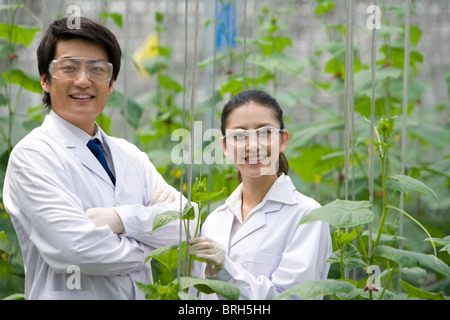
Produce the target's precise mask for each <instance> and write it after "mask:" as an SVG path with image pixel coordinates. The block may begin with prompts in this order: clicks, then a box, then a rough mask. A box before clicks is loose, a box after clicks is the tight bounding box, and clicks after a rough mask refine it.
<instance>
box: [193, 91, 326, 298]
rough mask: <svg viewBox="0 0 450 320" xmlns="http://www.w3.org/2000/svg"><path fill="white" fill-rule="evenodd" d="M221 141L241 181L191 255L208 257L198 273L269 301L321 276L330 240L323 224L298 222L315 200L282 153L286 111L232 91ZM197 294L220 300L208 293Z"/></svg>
mask: <svg viewBox="0 0 450 320" xmlns="http://www.w3.org/2000/svg"><path fill="white" fill-rule="evenodd" d="M221 130H222V133H223V135H224V136H223V137H222V138H221V145H222V149H223V152H224V154H225V155H226V156H227V157H230V158H231V159H232V160H233V163H234V164H235V165H236V167H237V169H238V170H239V173H238V178H239V180H240V182H241V184H240V185H239V186H238V187H237V188H236V190H235V191H234V192H233V193H232V194H231V195H230V197H229V198H228V199H227V200H226V202H225V204H224V205H222V206H220V207H219V208H217V209H216V210H214V211H213V212H212V213H211V214H210V215H209V216H208V217H207V219H206V221H205V223H204V225H203V227H202V236H201V237H199V238H195V239H192V240H191V241H190V243H191V245H192V246H191V248H190V253H191V254H192V255H195V256H196V257H197V258H201V259H204V260H206V262H207V263H206V265H205V264H204V263H202V264H201V265H199V264H197V265H196V270H199V269H200V270H201V271H199V272H201V276H206V277H212V278H215V279H218V280H224V281H227V282H230V283H232V284H235V285H237V286H238V287H239V288H240V290H241V297H240V299H251V300H255V299H273V298H275V297H276V296H277V295H278V294H279V293H281V292H282V291H284V290H286V289H288V288H289V287H292V286H293V285H296V284H298V283H301V282H306V281H309V280H313V279H326V278H327V274H328V270H329V264H327V263H326V260H327V259H328V257H329V256H330V254H331V237H330V230H329V226H328V225H327V224H326V223H322V222H316V223H312V224H306V225H301V226H299V222H300V220H301V218H302V217H303V216H305V215H306V214H307V213H308V212H310V211H311V210H313V209H315V208H318V207H319V206H320V205H319V204H318V203H317V202H316V201H315V200H313V199H311V198H308V197H306V196H305V195H303V194H301V193H300V192H298V191H297V190H296V189H295V186H294V185H293V184H292V182H291V179H290V178H289V177H288V176H287V174H288V162H287V159H286V158H285V156H284V155H283V151H284V150H285V149H286V146H287V143H288V140H289V133H288V131H286V130H284V123H283V111H282V110H281V108H280V106H279V104H278V102H277V101H276V100H275V99H274V98H272V97H271V96H270V95H268V94H266V93H264V92H261V91H256V90H248V91H243V92H241V93H239V94H237V95H236V96H234V97H233V98H232V99H231V100H230V101H229V102H228V103H227V104H226V105H225V108H224V110H223V113H222V119H221ZM202 298H205V299H210V298H217V297H216V296H215V295H214V296H205V295H203V296H202Z"/></svg>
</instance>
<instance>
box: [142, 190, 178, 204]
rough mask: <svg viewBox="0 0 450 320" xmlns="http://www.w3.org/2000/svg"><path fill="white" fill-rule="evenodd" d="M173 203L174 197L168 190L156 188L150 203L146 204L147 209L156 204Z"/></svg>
mask: <svg viewBox="0 0 450 320" xmlns="http://www.w3.org/2000/svg"><path fill="white" fill-rule="evenodd" d="M174 201H175V196H174V195H173V194H171V192H170V189H166V190H164V189H162V188H158V189H156V191H155V193H154V194H153V196H152V198H151V199H150V202H149V203H148V204H147V207H149V206H152V205H154V204H156V203H158V202H174Z"/></svg>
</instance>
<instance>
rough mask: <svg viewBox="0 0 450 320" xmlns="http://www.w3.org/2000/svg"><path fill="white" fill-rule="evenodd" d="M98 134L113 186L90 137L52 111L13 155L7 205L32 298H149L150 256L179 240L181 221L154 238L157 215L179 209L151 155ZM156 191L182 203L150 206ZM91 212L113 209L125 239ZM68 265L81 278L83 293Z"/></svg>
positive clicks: (150, 278) (8, 170) (5, 202)
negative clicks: (92, 217)
mask: <svg viewBox="0 0 450 320" xmlns="http://www.w3.org/2000/svg"><path fill="white" fill-rule="evenodd" d="M98 130H99V131H98V132H97V134H96V136H98V137H99V138H100V140H101V141H102V142H103V144H104V146H105V148H108V150H109V154H110V161H112V163H110V165H113V171H114V172H115V177H116V185H115V186H114V185H113V184H112V182H111V180H110V178H109V177H108V175H107V173H106V171H105V170H104V169H103V167H102V166H101V164H100V163H99V161H98V160H97V159H96V158H95V157H94V155H93V154H92V153H91V151H90V150H89V149H88V148H87V146H86V144H87V142H88V141H89V138H90V136H89V135H88V134H86V133H85V132H84V131H82V130H81V129H79V128H77V127H75V126H73V125H71V124H70V123H68V122H67V121H65V120H64V119H62V118H60V117H59V116H58V115H56V114H55V113H54V112H53V111H52V112H51V113H50V114H49V115H47V117H46V118H45V121H44V122H43V124H42V126H40V127H38V128H36V129H35V130H33V131H32V132H31V133H30V134H28V135H27V136H26V137H25V138H24V139H23V140H22V141H20V142H19V143H18V144H17V146H16V147H15V148H14V150H13V152H12V153H11V157H10V159H9V163H8V168H7V172H6V178H5V185H4V195H3V199H4V204H5V208H6V210H7V212H8V213H9V214H10V217H11V220H12V222H13V225H14V227H15V230H16V232H17V236H18V239H19V243H20V246H21V249H22V254H23V260H24V264H25V297H26V298H27V299H143V298H144V294H143V293H142V292H140V291H139V289H138V288H137V286H136V284H135V281H139V282H142V283H151V282H152V273H151V268H150V261H148V262H147V263H146V264H144V262H145V259H146V257H147V255H148V254H149V253H150V251H151V250H153V249H155V248H158V247H161V246H164V245H169V244H176V243H178V241H179V239H178V238H179V222H178V221H176V222H174V223H171V224H168V225H166V226H165V227H163V228H161V229H159V230H157V231H155V232H154V233H153V234H152V235H151V234H150V231H151V228H152V223H153V218H154V216H155V215H156V214H158V213H162V212H164V211H168V210H179V208H180V200H179V196H180V194H179V192H177V191H176V190H175V189H173V188H172V187H170V186H168V184H167V183H166V182H165V181H164V179H163V178H162V177H161V175H160V174H159V173H158V172H157V171H156V169H155V167H154V166H153V165H152V163H151V162H150V161H149V159H148V157H147V155H146V154H145V153H143V152H141V151H139V150H138V149H137V148H136V147H135V146H134V145H132V144H130V143H128V142H127V141H125V140H123V139H117V138H112V137H109V136H107V135H106V134H105V133H104V132H103V131H102V130H101V129H100V128H99V129H98ZM86 139H87V140H86ZM158 187H163V188H172V189H173V194H174V195H176V197H177V199H176V200H175V202H174V203H157V204H156V205H153V206H151V207H146V204H147V203H148V202H149V201H150V198H151V196H152V194H153V193H154V191H155V190H156V188H158ZM186 201H187V200H186V199H184V198H183V206H184V205H185V203H186ZM92 207H108V208H111V207H113V208H114V209H115V210H116V211H117V213H118V214H119V216H120V217H121V219H122V222H123V224H124V227H125V232H124V234H120V235H116V234H113V233H112V231H111V229H110V228H109V226H104V227H100V228H96V226H95V225H94V223H93V222H92V221H91V220H90V219H89V218H88V217H87V216H86V215H85V210H87V209H88V208H92ZM191 225H192V226H194V225H195V223H191ZM183 234H184V233H183ZM70 266H76V267H78V268H79V270H80V272H81V273H80V274H79V276H80V278H79V280H80V282H79V284H80V289H76V288H73V287H74V282H75V281H76V279H75V278H74V277H76V276H78V275H75V273H73V272H74V271H73V270H76V267H75V269H70V268H69V267H70ZM68 268H69V269H68ZM71 276H72V278H69V277H71Z"/></svg>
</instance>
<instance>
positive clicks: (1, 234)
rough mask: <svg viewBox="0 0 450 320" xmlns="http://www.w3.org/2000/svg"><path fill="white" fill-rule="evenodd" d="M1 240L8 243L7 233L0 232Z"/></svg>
mask: <svg viewBox="0 0 450 320" xmlns="http://www.w3.org/2000/svg"><path fill="white" fill-rule="evenodd" d="M0 240H3V241H4V242H5V243H6V242H7V240H6V233H5V231H0Z"/></svg>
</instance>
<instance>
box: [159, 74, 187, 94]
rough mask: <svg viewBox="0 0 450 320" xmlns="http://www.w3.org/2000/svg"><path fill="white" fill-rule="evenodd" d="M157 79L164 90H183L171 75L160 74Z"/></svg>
mask: <svg viewBox="0 0 450 320" xmlns="http://www.w3.org/2000/svg"><path fill="white" fill-rule="evenodd" d="M158 79H159V83H160V84H161V86H162V87H163V88H164V89H166V90H174V91H175V92H181V91H183V86H182V85H181V84H180V83H178V82H177V81H175V80H174V79H172V78H171V77H168V76H166V75H163V74H160V75H159V76H158Z"/></svg>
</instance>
